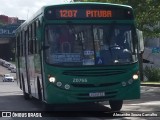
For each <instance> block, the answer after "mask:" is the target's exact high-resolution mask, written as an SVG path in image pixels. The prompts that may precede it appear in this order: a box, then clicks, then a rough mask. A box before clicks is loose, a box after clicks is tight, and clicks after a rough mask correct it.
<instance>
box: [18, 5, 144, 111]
mask: <svg viewBox="0 0 160 120" xmlns="http://www.w3.org/2000/svg"><path fill="white" fill-rule="evenodd" d="M137 31H138V30H137V29H136V24H135V19H134V15H133V9H132V8H131V7H130V6H126V5H119V4H111V3H93V2H92V3H69V4H60V5H51V6H44V7H43V8H41V9H40V10H39V11H38V12H37V13H36V14H35V15H34V16H33V17H32V18H30V19H28V20H26V21H25V22H24V23H23V24H22V25H21V26H20V27H19V28H18V29H17V31H16V61H17V62H16V65H17V78H18V83H19V86H20V88H21V89H22V90H23V93H24V97H25V99H29V98H30V97H34V98H37V99H39V100H40V101H43V103H45V105H46V106H47V107H48V106H50V105H51V104H52V105H55V104H57V105H59V104H72V103H82V104H83V103H94V102H96V103H97V102H103V101H109V104H110V106H111V109H112V110H120V109H121V107H122V105H123V100H131V99H138V98H140V79H139V62H138V58H139V57H138V56H139V53H140V52H141V48H143V45H142V44H141V45H140V42H141V41H142V37H141V32H137Z"/></svg>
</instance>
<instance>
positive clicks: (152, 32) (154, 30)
mask: <svg viewBox="0 0 160 120" xmlns="http://www.w3.org/2000/svg"><path fill="white" fill-rule="evenodd" d="M73 2H109V3H116V4H126V5H130V6H132V7H133V9H134V13H135V18H136V22H137V28H138V29H140V30H142V31H143V34H144V36H145V37H160V25H159V26H158V21H159V22H160V0H73Z"/></svg>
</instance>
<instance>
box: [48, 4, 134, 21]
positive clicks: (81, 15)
mask: <svg viewBox="0 0 160 120" xmlns="http://www.w3.org/2000/svg"><path fill="white" fill-rule="evenodd" d="M45 18H47V19H49V20H54V19H111V20H112V19H114V20H117V19H123V20H127V19H133V14H132V9H131V8H125V7H115V6H114V7H111V6H105V7H104V6H90V7H88V6H78V7H77V6H74V7H73V6H61V7H60V6H58V7H50V8H48V9H47V10H46V12H45Z"/></svg>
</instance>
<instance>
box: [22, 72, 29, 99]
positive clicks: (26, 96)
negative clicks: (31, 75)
mask: <svg viewBox="0 0 160 120" xmlns="http://www.w3.org/2000/svg"><path fill="white" fill-rule="evenodd" d="M22 86H23V96H24V99H25V100H29V99H30V97H29V94H28V93H26V90H25V84H24V78H23V75H22Z"/></svg>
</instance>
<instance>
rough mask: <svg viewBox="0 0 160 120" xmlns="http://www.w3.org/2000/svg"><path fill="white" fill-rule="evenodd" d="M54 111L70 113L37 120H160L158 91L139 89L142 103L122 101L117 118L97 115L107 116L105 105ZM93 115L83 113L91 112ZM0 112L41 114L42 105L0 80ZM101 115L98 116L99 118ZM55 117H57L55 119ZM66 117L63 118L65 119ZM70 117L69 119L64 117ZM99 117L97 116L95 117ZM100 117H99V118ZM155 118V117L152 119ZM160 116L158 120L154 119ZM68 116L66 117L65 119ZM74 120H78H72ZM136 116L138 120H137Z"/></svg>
mask: <svg viewBox="0 0 160 120" xmlns="http://www.w3.org/2000/svg"><path fill="white" fill-rule="evenodd" d="M56 110H57V111H72V112H58V113H55V112H54V113H45V114H43V113H42V116H43V115H44V116H45V115H46V116H48V117H44V116H43V117H42V118H38V119H40V120H51V119H52V120H75V119H76V120H106V119H120V120H122V119H123V120H124V119H125V120H128V119H133V120H139V119H141V120H148V119H150V120H156V119H157V120H159V119H160V112H158V111H160V89H159V87H148V86H144V87H141V99H138V100H128V101H124V105H123V108H122V112H121V113H119V116H116V117H110V116H107V115H110V114H107V113H101V112H98V111H101V110H105V111H106V112H110V108H109V105H108V102H103V103H102V104H88V105H87V104H86V105H72V106H61V107H59V108H56ZM93 110H95V112H83V111H93ZM0 111H9V112H10V111H14V112H25V111H30V112H41V111H43V105H42V104H41V102H39V101H37V100H35V99H32V100H24V98H23V95H22V91H21V90H20V89H19V88H18V86H17V82H16V81H15V82H2V78H1V77H0ZM75 111H78V112H75ZM99 113H101V114H99ZM124 114H125V115H131V116H132V117H130V116H129V117H126V116H125V117H124V116H120V115H124ZM57 115H58V116H57ZM64 115H65V116H64ZM67 115H69V117H68V116H67ZM97 115H99V116H97ZM101 115H102V116H101ZM139 115H141V116H143V115H150V116H149V117H144V116H143V117H139ZM151 115H154V116H155V117H151ZM156 115H157V116H159V117H156ZM66 116H67V117H66ZM75 116H77V117H76V118H75ZM136 116H138V117H136ZM19 119H21V118H20V117H12V118H8V117H5V118H0V120H19ZM23 119H29V120H32V119H36V118H32V119H31V118H23Z"/></svg>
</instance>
